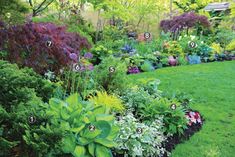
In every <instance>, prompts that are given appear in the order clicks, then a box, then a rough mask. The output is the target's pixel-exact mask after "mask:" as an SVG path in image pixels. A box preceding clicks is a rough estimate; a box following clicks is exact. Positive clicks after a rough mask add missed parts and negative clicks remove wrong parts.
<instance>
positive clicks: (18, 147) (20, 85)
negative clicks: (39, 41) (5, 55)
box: [0, 60, 58, 157]
mask: <svg viewBox="0 0 235 157" xmlns="http://www.w3.org/2000/svg"><path fill="white" fill-rule="evenodd" d="M0 77H1V79H0V130H1V131H0V132H1V133H0V147H1V152H0V156H14V155H19V156H26V157H27V156H40V155H39V154H40V153H41V154H43V153H45V152H46V153H50V151H51V149H53V148H54V145H55V143H56V141H57V138H58V136H57V134H53V135H51V134H49V133H45V132H42V131H41V130H39V129H38V125H40V124H43V123H44V122H45V121H46V119H45V117H44V116H43V115H42V113H43V107H42V106H41V105H40V104H42V100H44V101H47V100H48V99H49V98H50V97H51V96H52V95H53V90H54V88H55V85H53V84H52V83H50V82H48V81H47V80H43V79H42V78H41V77H40V76H39V75H37V74H36V73H35V72H33V71H32V70H31V69H28V68H25V69H19V68H18V67H17V66H16V65H13V64H9V63H8V62H6V61H1V60H0ZM30 116H34V117H36V123H35V124H37V125H34V124H29V121H28V119H29V117H30ZM27 135H28V136H27ZM40 135H41V136H40ZM26 136H27V137H29V136H30V137H31V139H30V141H29V140H28V138H27V137H26ZM39 136H40V138H39Z"/></svg>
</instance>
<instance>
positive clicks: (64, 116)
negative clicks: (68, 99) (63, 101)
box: [60, 106, 70, 120]
mask: <svg viewBox="0 0 235 157" xmlns="http://www.w3.org/2000/svg"><path fill="white" fill-rule="evenodd" d="M60 116H61V118H62V119H64V120H68V119H69V118H70V115H69V113H68V111H67V109H66V108H65V107H64V106H63V107H62V109H61V110H60Z"/></svg>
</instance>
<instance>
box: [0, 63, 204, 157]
mask: <svg viewBox="0 0 235 157" xmlns="http://www.w3.org/2000/svg"><path fill="white" fill-rule="evenodd" d="M110 60H113V61H112V62H111V63H114V62H118V59H116V58H107V59H104V60H103V61H102V62H101V64H100V65H99V66H98V67H97V68H98V69H97V70H96V69H95V70H94V72H92V73H93V74H94V75H91V76H90V77H93V76H96V75H100V76H99V77H98V78H95V77H94V78H93V80H94V81H97V82H98V83H94V84H93V85H96V86H94V87H95V88H96V90H95V91H92V92H89V90H88V91H87V92H83V94H84V95H83V96H81V94H80V93H76V92H74V94H71V95H70V94H69V95H70V96H69V95H68V96H65V97H64V95H63V94H62V95H58V94H56V92H55V91H57V90H58V89H61V88H62V87H61V86H60V85H59V84H55V83H52V82H51V81H49V80H46V79H43V78H42V77H41V76H39V75H37V74H36V73H34V72H33V71H32V70H31V69H28V68H25V69H19V68H18V67H17V66H16V65H13V64H10V63H8V62H6V61H1V62H0V63H1V64H0V65H1V66H0V67H1V68H0V74H1V78H3V79H1V93H3V95H2V96H1V98H4V99H1V103H0V104H1V119H0V122H1V143H0V144H1V148H3V151H2V152H1V153H2V155H6V156H14V155H20V156H76V157H82V156H84V157H85V156H96V157H104V156H120V155H127V156H146V157H148V156H162V155H164V154H165V155H166V154H168V152H167V150H166V149H165V148H164V143H165V142H166V141H167V139H169V137H171V136H173V135H181V134H183V133H184V130H185V129H186V128H187V127H190V125H191V124H192V123H193V124H196V125H201V121H200V115H199V114H198V117H197V118H196V119H195V118H194V117H193V118H192V119H190V118H188V117H189V116H188V112H189V107H188V105H189V104H188V102H189V101H188V100H189V99H188V98H187V99H185V98H184V99H181V98H180V97H178V99H176V98H172V97H169V96H164V95H163V94H162V92H161V91H159V89H158V85H159V83H160V82H159V80H155V79H153V80H150V81H146V82H145V83H141V84H139V85H137V86H133V87H132V86H131V85H130V86H126V88H124V85H126V81H127V80H126V78H125V77H120V76H124V75H126V72H125V70H124V69H125V67H120V68H117V69H116V71H115V72H113V73H107V72H106V71H108V69H109V63H108V61H110ZM100 67H102V68H100ZM87 72H89V71H80V72H74V71H70V73H74V74H76V75H77V77H80V78H79V79H81V78H83V77H84V76H86V74H85V73H87ZM70 76H72V75H70ZM108 78H109V79H108ZM100 81H103V83H102V82H100ZM112 81H113V82H112ZM88 84H89V82H88ZM88 84H86V86H90V85H88ZM106 87H109V88H106ZM72 88H73V87H72ZM86 89H88V88H84V89H83V90H86ZM98 89H99V90H100V91H101V92H99V91H98ZM114 89H116V90H114ZM105 90H107V92H105ZM75 91H76V90H75ZM62 92H64V91H62ZM45 93H47V95H45ZM65 94H66V93H65ZM49 98H50V100H49V101H48V99H49ZM6 100H7V101H6ZM172 105H174V106H175V109H172ZM30 116H34V117H35V118H36V121H35V122H34V123H30V121H29V118H30ZM195 120H196V121H195ZM197 120H198V121H197Z"/></svg>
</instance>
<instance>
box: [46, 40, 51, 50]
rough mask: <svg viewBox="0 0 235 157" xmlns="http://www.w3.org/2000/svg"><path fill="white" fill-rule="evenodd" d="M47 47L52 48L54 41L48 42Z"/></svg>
mask: <svg viewBox="0 0 235 157" xmlns="http://www.w3.org/2000/svg"><path fill="white" fill-rule="evenodd" d="M46 46H47V47H49V48H50V47H52V41H51V40H48V41H47V42H46Z"/></svg>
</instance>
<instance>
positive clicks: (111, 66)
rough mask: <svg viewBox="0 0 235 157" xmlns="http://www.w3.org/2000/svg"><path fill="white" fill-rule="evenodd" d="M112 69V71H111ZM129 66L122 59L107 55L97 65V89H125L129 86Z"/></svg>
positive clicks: (95, 73) (95, 79) (95, 78)
mask: <svg viewBox="0 0 235 157" xmlns="http://www.w3.org/2000/svg"><path fill="white" fill-rule="evenodd" d="M110 70H111V71H110ZM126 72H127V67H126V65H125V63H123V62H121V60H120V59H118V58H114V57H107V58H105V59H103V61H102V62H101V64H99V65H98V66H96V67H95V69H94V73H93V75H94V76H93V77H94V81H95V82H96V83H97V88H96V89H100V88H101V89H104V90H106V91H108V92H112V91H123V90H125V89H126V88H127V84H128V83H127V78H126V76H127V75H126Z"/></svg>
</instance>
